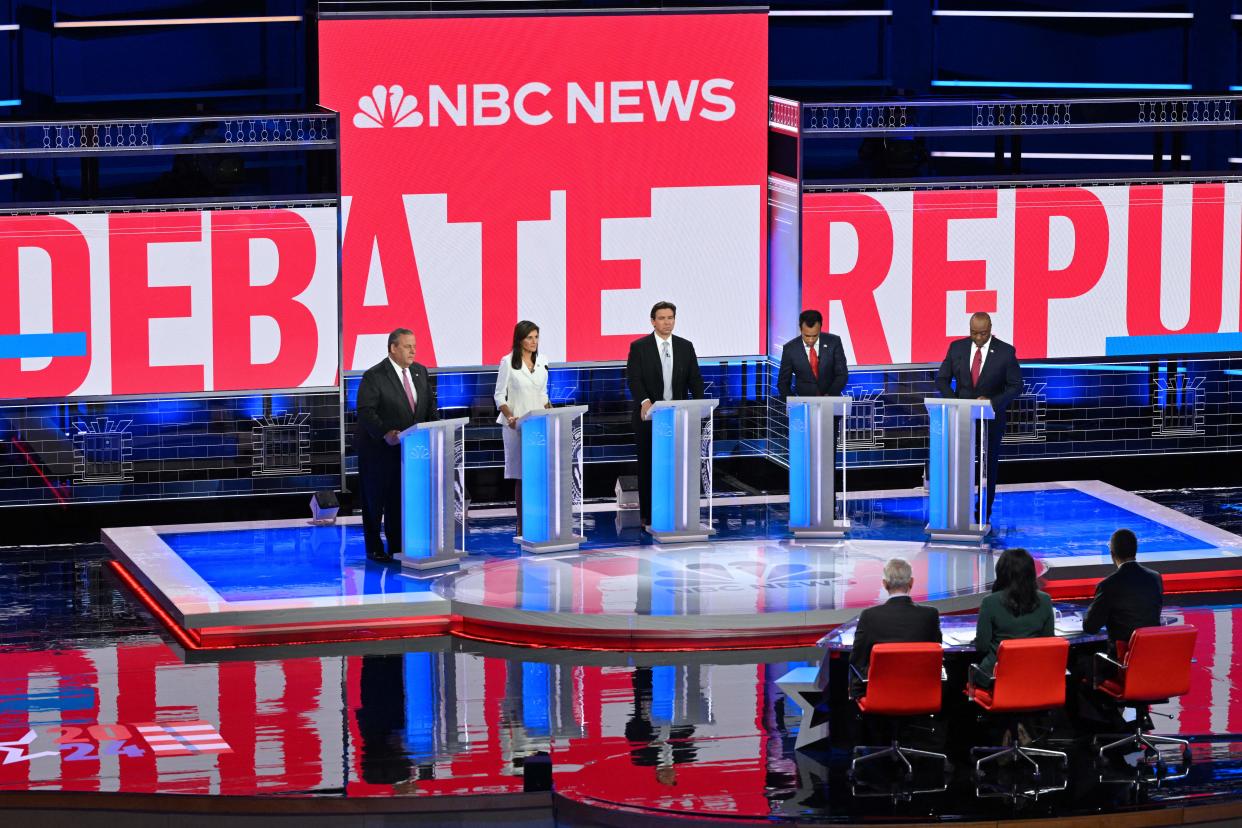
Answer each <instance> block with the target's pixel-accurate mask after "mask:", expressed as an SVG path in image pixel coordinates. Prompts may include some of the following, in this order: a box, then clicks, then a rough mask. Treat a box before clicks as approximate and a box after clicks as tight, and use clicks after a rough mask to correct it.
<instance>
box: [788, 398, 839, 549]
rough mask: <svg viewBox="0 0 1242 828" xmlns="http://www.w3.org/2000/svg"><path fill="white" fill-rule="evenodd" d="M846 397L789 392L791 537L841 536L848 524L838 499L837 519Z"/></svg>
mask: <svg viewBox="0 0 1242 828" xmlns="http://www.w3.org/2000/svg"><path fill="white" fill-rule="evenodd" d="M851 402H853V400H852V399H851V398H850V397H789V398H788V399H786V400H785V410H786V412H787V413H788V415H789V529H790V531H792V532H793V535H794V537H795V538H840V537H844V536H845V532H846V530H847V529H849V528H850V522H849V519H848V518H847V517H846V514H845V504H844V503H842V505H841V519H840V520H838V519H837V514H836V510H837V493H836V446H840V448H841V484H842V485H841V488H842V489H845V429H844V428H841V429H840V432H841V433H840V435H839V436H838V438H837V439H836V440H835V441H834V440H833V435H834V433H836V432H837V431H838V428H837V423H838V422H840V423H841V424H842V425H844V423H845V419H844V417H845V415H846V414H847V413H848V412H849V410H850V403H851Z"/></svg>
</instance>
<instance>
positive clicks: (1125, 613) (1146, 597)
mask: <svg viewBox="0 0 1242 828" xmlns="http://www.w3.org/2000/svg"><path fill="white" fill-rule="evenodd" d="M1108 551H1109V554H1110V555H1111V556H1112V558H1113V564H1114V565H1115V566H1116V567H1117V571H1116V572H1114V573H1113V574H1112V575H1109V576H1108V577H1107V578H1105V579H1104V580H1102V581H1100V583H1099V585H1098V586H1097V587H1096V588H1095V599H1094V600H1092V602H1091V606H1090V607H1088V609H1087V614H1086V616H1085V617H1084V618H1083V619H1082V629H1083V632H1088V633H1097V632H1099V631H1100V630H1101V629H1102V628H1105V627H1107V628H1108V644H1109V650H1110V651H1112V652H1113V653H1114V654H1117V653H1118V647H1117V645H1119V644H1120V645H1122V651H1124V649H1125V645H1127V644H1129V643H1130V635H1131V634H1132V633H1133V632H1134V631H1135V630H1136V629H1138V628H1139V627H1157V626H1159V625H1160V611H1161V610H1162V609H1164V581H1163V580H1162V579H1161V578H1160V573H1159V572H1155V571H1153V570H1150V569H1148V568H1147V567H1145V566H1143V565H1142V564H1140V563H1139V562H1138V560H1136V559H1137V557H1138V539H1137V538H1135V537H1134V533H1133V532H1131V531H1130V530H1129V529H1118V530H1117V531H1116V532H1113V536H1112V537H1111V538H1109V539H1108Z"/></svg>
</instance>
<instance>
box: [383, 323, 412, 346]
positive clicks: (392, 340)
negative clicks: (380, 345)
mask: <svg viewBox="0 0 1242 828" xmlns="http://www.w3.org/2000/svg"><path fill="white" fill-rule="evenodd" d="M413 335H414V332H413V331H411V330H410V329H409V328H394V329H393V332H392V333H390V334H389V335H388V349H389V350H392V346H393V345H396V344H397V340H398V339H400V338H401V337H403V336H413Z"/></svg>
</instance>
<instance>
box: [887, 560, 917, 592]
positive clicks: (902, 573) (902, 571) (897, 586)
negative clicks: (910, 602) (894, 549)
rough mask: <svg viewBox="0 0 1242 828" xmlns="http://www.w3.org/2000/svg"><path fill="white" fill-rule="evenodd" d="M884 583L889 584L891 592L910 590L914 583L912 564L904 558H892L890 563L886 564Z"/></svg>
mask: <svg viewBox="0 0 1242 828" xmlns="http://www.w3.org/2000/svg"><path fill="white" fill-rule="evenodd" d="M884 582H885V583H886V584H888V590H889V592H893V591H895V590H903V589H909V588H910V585H911V584H912V583H913V582H914V576H913V572H912V571H911V569H910V562H909V561H907V560H905V559H904V558H892V559H891V560H889V562H888V563H886V564H884Z"/></svg>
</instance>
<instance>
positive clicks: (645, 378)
mask: <svg viewBox="0 0 1242 828" xmlns="http://www.w3.org/2000/svg"><path fill="white" fill-rule="evenodd" d="M676 324H677V306H676V305H674V304H673V303H672V302H656V303H655V305H654V306H652V308H651V327H652V328H653V329H654V330H653V331H652V333H651V334H650V335H648V336H644V337H641V338H639V339H635V340H634V341H633V342H631V343H630V355H629V358H628V359H626V361H625V381H626V384H628V385H629V387H630V400H631V401H632V409H631V411H632V417H631V421H632V424H633V426H634V441H635V443H637V448H638V506H639V512H640V513H641V515H642V521H643V526H647V525H649V524H650V523H651V420H649V419H647V418H648V416H649V413H650V411H651V406H652V405H654V404H655V403H657V402H659V401H660V400H688V399H695V400H701V399H703V392H704V385H703V375H702V374H701V373H699V358H698V355H697V354H695V352H694V345H693V344H691V342H690V340H688V339H682V338H681V337H680V336H673V327H674V326H675V325H676Z"/></svg>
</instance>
